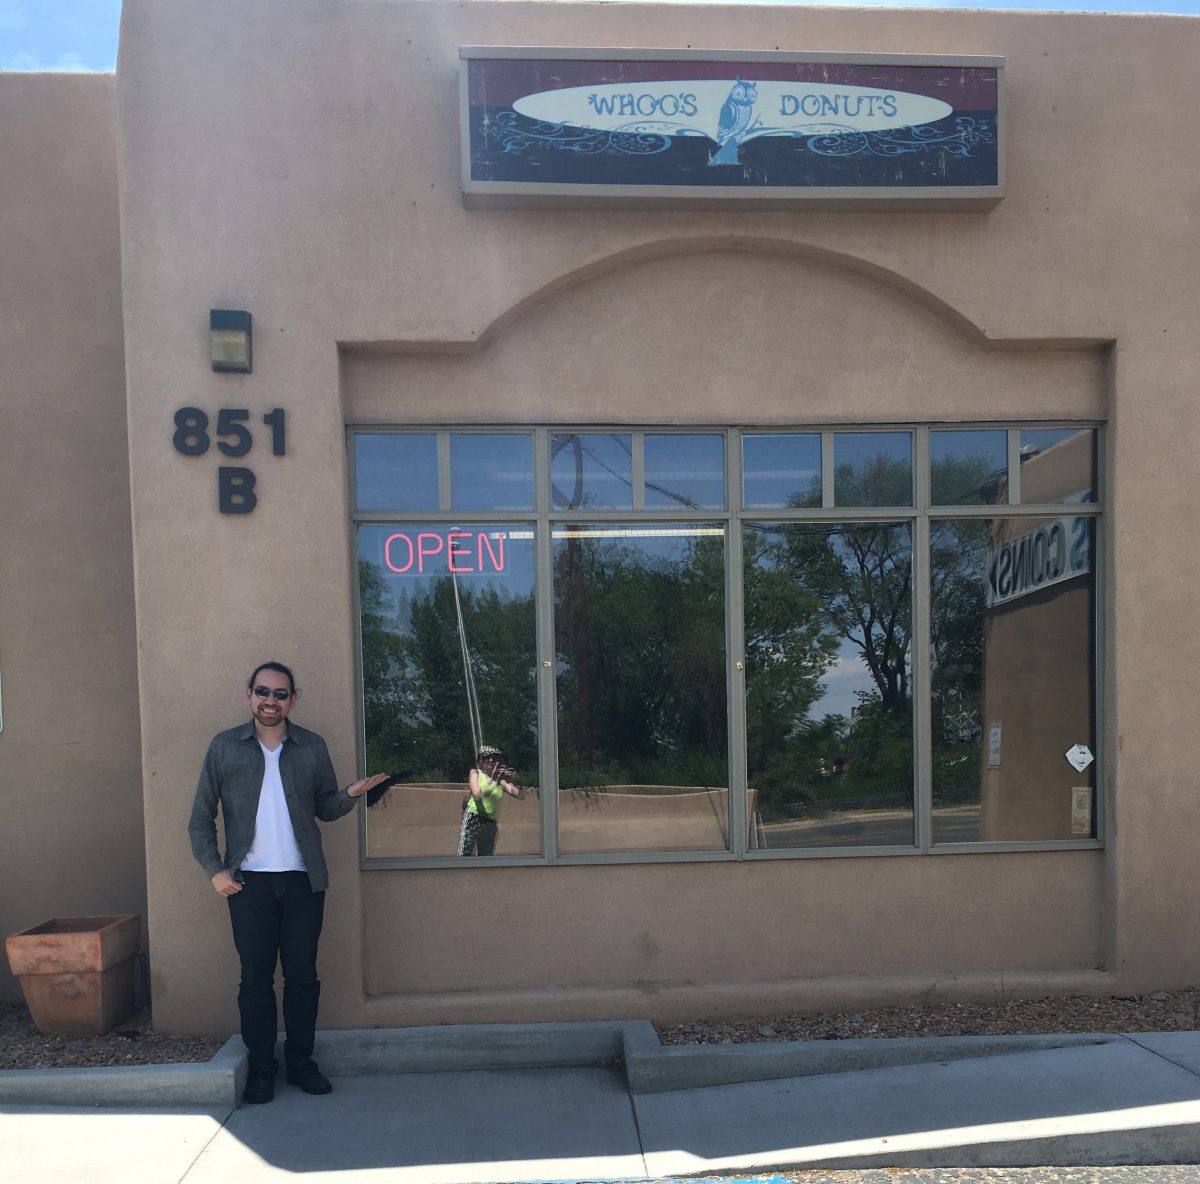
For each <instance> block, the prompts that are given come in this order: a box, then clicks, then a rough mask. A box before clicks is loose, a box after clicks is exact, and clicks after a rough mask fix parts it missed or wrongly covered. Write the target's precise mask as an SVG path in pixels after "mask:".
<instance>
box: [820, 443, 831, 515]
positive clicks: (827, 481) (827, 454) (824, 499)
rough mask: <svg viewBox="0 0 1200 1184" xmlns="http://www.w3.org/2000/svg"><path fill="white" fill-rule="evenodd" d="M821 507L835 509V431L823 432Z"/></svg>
mask: <svg viewBox="0 0 1200 1184" xmlns="http://www.w3.org/2000/svg"><path fill="white" fill-rule="evenodd" d="M821 508H822V509H823V510H832V509H833V433H832V432H822V433H821Z"/></svg>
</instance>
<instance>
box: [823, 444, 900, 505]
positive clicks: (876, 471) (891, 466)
mask: <svg viewBox="0 0 1200 1184" xmlns="http://www.w3.org/2000/svg"><path fill="white" fill-rule="evenodd" d="M833 501H834V504H835V505H837V506H911V505H912V435H911V433H909V432H837V433H835V435H834V437H833Z"/></svg>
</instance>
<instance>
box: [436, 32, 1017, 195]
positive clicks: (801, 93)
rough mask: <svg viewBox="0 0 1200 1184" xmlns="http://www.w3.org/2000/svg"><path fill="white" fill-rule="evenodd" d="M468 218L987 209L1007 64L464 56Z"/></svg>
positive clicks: (997, 158)
mask: <svg viewBox="0 0 1200 1184" xmlns="http://www.w3.org/2000/svg"><path fill="white" fill-rule="evenodd" d="M459 56H460V58H461V77H460V95H461V125H462V134H463V144H462V165H463V200H464V203H465V204H466V205H467V206H469V207H473V206H529V205H540V206H570V205H583V206H600V205H618V206H626V207H631V208H638V207H645V206H655V205H657V206H662V205H678V206H688V205H692V206H694V205H701V206H708V207H718V208H723V207H730V206H733V207H736V206H745V207H749V208H753V209H763V208H772V207H788V206H796V205H811V204H812V203H814V202H817V203H821V204H823V205H826V206H835V207H837V206H841V207H862V206H880V207H903V206H915V207H920V208H929V206H930V205H931V204H940V205H942V206H951V207H953V208H957V209H964V208H968V209H969V208H976V209H979V208H989V207H990V206H992V205H994V204H995V203H996V202H997V201H999V200H1000V198H1001V197H1002V196H1003V183H1004V176H1003V174H1004V168H1003V151H1002V148H1003V143H1002V130H1003V119H1002V83H1003V76H1004V62H1003V59H1002V58H990V57H989V58H983V57H970V58H959V57H955V58H950V57H928V58H924V57H922V58H918V57H912V56H909V55H903V54H891V55H883V56H875V57H853V56H849V55H845V54H811V55H806V56H796V55H789V54H779V53H750V52H739V53H738V54H737V55H736V56H734V55H731V54H715V53H701V52H695V51H682V50H676V51H671V50H639V51H631V50H612V49H577V48H576V49H544V48H538V49H521V48H516V47H503V46H463V47H462V48H460V50H459Z"/></svg>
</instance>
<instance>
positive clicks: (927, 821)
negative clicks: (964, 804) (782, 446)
mask: <svg viewBox="0 0 1200 1184" xmlns="http://www.w3.org/2000/svg"><path fill="white" fill-rule="evenodd" d="M913 448H914V453H915V455H914V470H915V471H914V489H913V500H914V502H915V503H916V510H917V512H918V513H917V518H916V520H915V522H914V523H913V537H912V556H913V578H912V583H911V585H910V587H911V588H912V603H911V612H912V623H911V628H912V631H913V645H912V705H913V842H914V843H915V845H916V846H917V848H918V849H919V850H921V851H928V850H929V849H930V847H932V846H933V738H932V726H931V724H932V720H931V716H932V701H931V698H930V695H931V690H932V684H933V678H932V670H931V669H930V664H929V663H930V658H931V653H930V645H929V637H930V633H929V629H930V605H929V601H930V593H931V589H930V586H929V579H930V559H929V544H930V519H929V501H930V441H929V428H927V427H923V428H919V429H918V430H917V432H916V433H915V435H914V438H913Z"/></svg>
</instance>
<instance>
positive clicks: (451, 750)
mask: <svg viewBox="0 0 1200 1184" xmlns="http://www.w3.org/2000/svg"><path fill="white" fill-rule="evenodd" d="M533 573H534V543H533V529H532V527H528V526H516V527H509V526H494V525H488V526H470V525H465V526H460V527H453V526H431V525H424V526H403V525H386V526H384V525H374V524H372V525H369V526H360V527H359V530H358V582H359V608H360V621H361V633H362V670H363V696H364V707H365V712H364V714H365V730H366V752H367V771H368V772H371V773H376V772H381V771H388V772H391V773H393V774H395V775H396V776H397V777H398V778H399V780H400V782H401V784H399V785H397V786H396V787H395V788H393V789H392V791H391V793H390V794H389V795H388V796H387V797H386V798H385V799H384V801H383V802H382V803H380V804H379V805H376V806H373V807H371V808H370V809H369V810H368V811H367V855H368V856H375V857H381V856H382V857H396V856H432V855H445V856H455V855H456V854H457V853H458V852H459V850H460V848H459V841H460V834H461V832H462V829H463V824H464V813H463V806H464V795H465V794H466V793H467V775H468V772H469V770H470V768H471V765H472V763H473V760H474V755H475V748H476V744H477V743H478V742H479V741H480V740H482V741H483V742H486V743H488V744H493V745H495V746H497V747H498V748H500V749H501V750H502V751H503V753H504V756H505V758H506V760H507V763H508V764H510V765H512V766H515V769H516V773H515V775H514V776H513V777H512V778H510V780H511V781H512V782H513V784H514V786H518V785H519V786H529V787H534V788H533V791H532V792H527V793H526V794H525V795H524V796H523V797H513V796H510V795H508V794H507V793H505V794H503V795H502V796H501V798H500V801H499V805H498V809H496V810H495V811H494V813H495V819H494V822H493V823H491V825H488V826H486V827H484V828H480V827H475V828H474V829H475V830H476V831H479V832H481V833H482V830H484V829H486V830H487V832H488V833H487V834H483V835H482V841H481V842H480V843H479V845H478V846H477V847H476V848H474V851H475V853H479V854H486V853H487V852H486V848H487V846H488V845H489V841H490V842H493V843H494V853H495V854H496V855H517V854H521V855H526V854H537V852H538V851H539V850H540V847H541V842H540V838H541V829H540V827H541V824H540V820H539V803H538V796H537V792H536V786H537V776H538V756H537V754H538V749H537V687H536V674H535V672H536V666H537V662H536V644H535V639H534V610H533V597H534V574H533Z"/></svg>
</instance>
